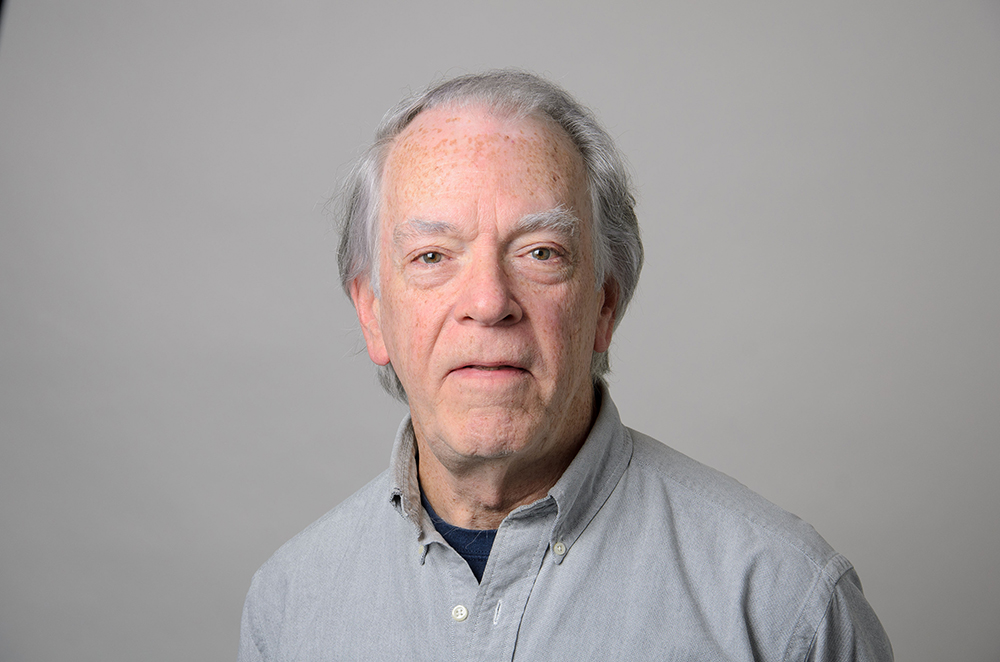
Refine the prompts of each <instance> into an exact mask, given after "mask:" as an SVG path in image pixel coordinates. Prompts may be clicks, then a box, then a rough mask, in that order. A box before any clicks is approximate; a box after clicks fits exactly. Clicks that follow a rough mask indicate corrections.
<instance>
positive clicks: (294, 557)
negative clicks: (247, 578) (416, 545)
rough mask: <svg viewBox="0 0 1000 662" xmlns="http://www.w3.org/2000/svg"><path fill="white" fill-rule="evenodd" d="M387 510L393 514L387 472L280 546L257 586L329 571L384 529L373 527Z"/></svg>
mask: <svg viewBox="0 0 1000 662" xmlns="http://www.w3.org/2000/svg"><path fill="white" fill-rule="evenodd" d="M386 511H392V506H391V504H390V500H389V471H388V470H386V471H383V472H382V473H381V474H379V475H378V476H376V477H375V478H374V479H372V480H371V481H370V482H369V483H368V484H367V485H365V486H364V487H362V488H361V489H359V490H358V491H357V492H355V493H354V494H352V495H351V496H349V497H348V498H347V499H345V500H344V501H342V502H341V503H339V504H338V505H337V506H335V507H334V508H333V509H332V510H330V511H328V512H327V513H326V514H324V515H323V516H322V517H320V518H319V519H317V520H316V521H314V522H313V523H312V524H310V525H309V526H307V527H306V528H305V529H303V530H302V531H301V532H299V533H298V534H296V535H295V536H294V537H292V538H291V539H290V540H288V542H286V543H285V544H283V545H282V546H281V547H279V548H278V550H277V551H276V552H274V554H273V555H272V556H271V558H269V559H268V560H267V561H266V562H265V563H264V564H263V565H262V566H261V567H260V569H259V570H258V571H257V573H256V575H255V576H254V581H255V583H260V582H261V581H265V582H275V581H276V582H279V583H284V582H286V581H295V578H296V577H301V576H306V577H307V576H308V575H310V574H311V573H313V572H317V571H322V572H323V573H328V572H330V569H331V567H336V565H338V564H339V563H340V561H341V560H342V559H343V558H345V557H349V556H351V550H356V549H357V548H358V545H359V544H364V541H363V538H364V537H365V536H367V535H370V534H371V533H372V532H373V531H377V530H379V529H380V528H381V529H384V528H385V527H377V526H374V525H375V524H376V522H377V521H378V519H379V517H385V512H386Z"/></svg>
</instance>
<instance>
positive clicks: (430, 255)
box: [417, 251, 444, 264]
mask: <svg viewBox="0 0 1000 662" xmlns="http://www.w3.org/2000/svg"><path fill="white" fill-rule="evenodd" d="M443 257H444V256H443V255H441V254H440V253H438V252H437V251H428V252H426V253H422V254H421V255H419V256H418V257H417V259H418V260H420V261H421V262H423V263H424V264H437V263H438V262H440V261H441V260H442V259H443Z"/></svg>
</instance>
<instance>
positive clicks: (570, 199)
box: [383, 107, 589, 217]
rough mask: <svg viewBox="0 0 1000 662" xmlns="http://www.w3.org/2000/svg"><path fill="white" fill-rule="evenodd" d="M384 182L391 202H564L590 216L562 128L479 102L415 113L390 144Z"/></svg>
mask: <svg viewBox="0 0 1000 662" xmlns="http://www.w3.org/2000/svg"><path fill="white" fill-rule="evenodd" d="M383 183H384V186H383V195H384V201H385V202H386V203H387V205H389V206H390V207H392V208H398V207H399V205H404V206H407V207H409V206H411V205H417V206H421V205H431V206H434V205H437V204H442V203H444V202H446V201H447V202H450V203H456V202H461V201H463V200H464V201H466V202H468V203H469V204H481V203H482V202H483V198H484V196H485V197H489V198H491V199H492V202H493V203H494V204H497V205H500V206H503V205H504V204H513V205H514V206H517V203H518V202H521V203H523V204H524V205H527V206H528V207H530V206H532V205H535V204H537V205H548V206H549V207H551V206H556V205H559V204H562V205H564V206H567V207H571V208H573V209H574V211H576V213H577V214H578V215H580V216H581V217H587V216H589V204H588V200H587V195H586V191H587V186H586V176H585V169H584V165H583V157H582V156H581V155H580V152H579V150H578V149H577V148H576V146H575V145H574V144H573V142H572V141H571V140H570V138H569V136H568V135H566V133H565V131H563V130H562V128H561V127H559V126H558V125H556V124H555V123H554V122H549V121H545V120H542V119H536V118H533V117H527V118H518V119H509V118H504V117H498V116H497V115H495V114H493V113H491V112H490V111H489V110H488V109H486V108H481V107H458V108H453V107H442V108H432V109H429V110H426V111H424V112H422V113H421V114H420V115H418V116H417V117H416V118H415V119H414V120H413V122H411V124H410V125H409V126H408V127H407V128H406V129H405V130H404V131H403V132H402V133H401V134H400V135H399V136H398V137H397V138H396V140H395V142H394V143H393V145H392V146H391V148H390V152H389V156H388V158H387V160H386V164H385V170H384V173H383ZM387 211H390V210H389V209H387ZM395 211H400V210H399V209H395Z"/></svg>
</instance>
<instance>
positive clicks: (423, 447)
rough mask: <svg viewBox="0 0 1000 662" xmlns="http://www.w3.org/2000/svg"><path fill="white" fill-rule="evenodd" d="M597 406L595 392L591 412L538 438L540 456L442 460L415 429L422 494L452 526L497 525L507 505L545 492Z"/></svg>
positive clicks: (517, 504) (567, 460)
mask: <svg viewBox="0 0 1000 662" xmlns="http://www.w3.org/2000/svg"><path fill="white" fill-rule="evenodd" d="M598 407H599V403H598V401H597V398H594V399H593V401H592V403H591V406H590V410H591V411H590V416H589V417H586V418H584V420H583V421H581V424H580V425H577V426H573V427H574V428H575V429H572V430H567V431H566V432H567V433H568V434H566V435H565V437H564V438H563V439H561V440H560V441H559V442H558V443H555V444H551V445H548V444H539V445H540V446H543V447H544V446H549V448H550V450H549V451H548V452H547V453H545V454H544V455H542V456H540V457H539V456H531V455H528V454H520V453H514V454H512V455H508V456H503V457H490V458H479V457H475V458H459V459H456V458H446V459H445V461H444V462H443V461H442V458H439V457H438V456H437V455H436V454H435V453H434V452H433V451H432V450H431V448H430V446H429V445H428V444H427V443H426V440H424V439H421V435H420V434H417V453H418V456H417V457H418V462H417V475H418V477H419V479H420V485H421V488H422V489H423V491H424V496H426V498H427V500H428V501H429V502H430V504H431V506H432V507H433V508H434V511H435V512H436V513H437V514H438V515H439V516H440V517H441V518H442V519H443V520H444V521H446V522H448V523H449V524H451V525H453V526H458V527H461V528H463V529H496V528H498V527H499V526H500V522H502V521H503V519H504V518H505V517H507V515H508V514H510V512H511V511H513V510H515V509H516V508H518V507H520V506H523V505H526V504H529V503H532V502H534V501H537V500H538V499H541V498H543V497H544V496H545V495H547V494H548V491H549V490H550V489H551V488H552V486H553V485H555V484H556V482H557V481H558V480H559V478H560V477H561V476H562V474H563V472H565V471H566V468H567V467H569V465H570V463H571V462H572V461H573V458H574V457H576V454H577V452H578V451H579V450H580V447H581V446H583V442H584V441H586V438H587V435H588V434H589V432H590V428H591V426H592V425H593V422H594V419H595V418H596V416H597V410H598ZM414 429H415V431H416V426H415V428H414Z"/></svg>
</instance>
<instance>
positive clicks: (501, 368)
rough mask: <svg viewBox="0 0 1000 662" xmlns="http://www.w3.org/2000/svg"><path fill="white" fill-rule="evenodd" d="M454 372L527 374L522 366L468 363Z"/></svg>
mask: <svg viewBox="0 0 1000 662" xmlns="http://www.w3.org/2000/svg"><path fill="white" fill-rule="evenodd" d="M452 372H462V373H466V374H468V373H470V372H471V373H473V374H485V373H502V372H511V373H513V372H527V370H526V369H525V368H523V367H522V366H520V365H516V364H513V363H492V362H490V363H468V364H466V365H462V366H458V367H457V368H455V369H454V370H452Z"/></svg>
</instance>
